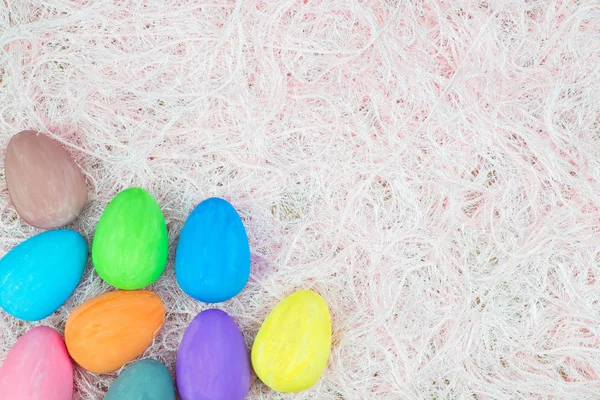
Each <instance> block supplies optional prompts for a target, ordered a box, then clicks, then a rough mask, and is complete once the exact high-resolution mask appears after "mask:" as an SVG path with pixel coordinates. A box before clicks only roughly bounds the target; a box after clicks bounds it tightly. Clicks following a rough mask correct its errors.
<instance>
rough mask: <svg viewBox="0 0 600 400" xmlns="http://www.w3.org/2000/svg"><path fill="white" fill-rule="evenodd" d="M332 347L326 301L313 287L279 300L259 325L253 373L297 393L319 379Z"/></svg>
mask: <svg viewBox="0 0 600 400" xmlns="http://www.w3.org/2000/svg"><path fill="white" fill-rule="evenodd" d="M330 348H331V319H330V317H329V309H328V308H327V303H325V300H323V298H322V297H321V296H319V295H318V294H317V293H315V292H313V291H312V290H301V291H298V292H295V293H293V294H291V295H289V296H288V297H286V298H285V299H283V300H282V301H280V302H279V303H278V304H277V305H276V306H275V307H274V308H273V310H272V311H271V312H270V313H269V315H268V316H267V318H266V319H265V321H264V322H263V324H262V326H261V327H260V329H259V331H258V334H257V335H256V339H255V341H254V345H253V346H252V366H253V367H254V371H255V372H256V375H258V377H259V378H260V380H261V381H263V382H264V383H265V384H266V385H267V386H269V387H270V388H271V389H273V390H276V391H278V392H299V391H302V390H305V389H308V388H309V387H311V386H312V385H314V384H315V383H317V381H318V380H319V379H320V378H321V375H322V374H323V371H325V367H326V366H327V361H328V359H329V352H330Z"/></svg>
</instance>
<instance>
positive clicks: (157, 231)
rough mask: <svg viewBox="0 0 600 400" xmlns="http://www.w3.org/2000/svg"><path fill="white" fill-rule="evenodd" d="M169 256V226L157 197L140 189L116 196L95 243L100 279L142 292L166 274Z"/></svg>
mask: <svg viewBox="0 0 600 400" xmlns="http://www.w3.org/2000/svg"><path fill="white" fill-rule="evenodd" d="M167 253H168V239H167V226H166V224H165V218H164V216H163V214H162V211H161V209H160V206H159V205H158V203H157V202H156V200H155V199H154V197H152V195H151V194H150V193H148V192H147V191H145V190H144V189H140V188H129V189H126V190H123V191H122V192H120V193H119V194H117V195H116V196H115V197H114V198H113V199H112V201H111V202H110V203H109V204H108V206H106V209H105V210H104V213H103V214H102V216H101V217H100V221H99V222H98V227H97V228H96V233H95V235H94V241H93V243H92V262H93V263H94V268H95V269H96V271H97V272H98V275H100V277H101V278H102V279H104V280H105V281H106V282H107V283H109V284H110V285H112V286H115V287H117V288H119V289H126V290H135V289H140V288H143V287H145V286H148V285H150V284H151V283H153V282H154V281H156V280H157V279H158V277H159V276H160V275H161V274H162V273H163V271H164V269H165V265H166V264H167Z"/></svg>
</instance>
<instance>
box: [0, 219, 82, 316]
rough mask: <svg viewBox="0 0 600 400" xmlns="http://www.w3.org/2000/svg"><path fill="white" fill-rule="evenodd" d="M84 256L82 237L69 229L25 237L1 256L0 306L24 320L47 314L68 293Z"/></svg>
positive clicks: (67, 295) (75, 285) (77, 280)
mask: <svg viewBox="0 0 600 400" xmlns="http://www.w3.org/2000/svg"><path fill="white" fill-rule="evenodd" d="M87 258H88V248H87V244H86V242H85V239H84V238H83V237H82V236H81V235H80V234H79V233H77V232H75V231H72V230H70V229H58V230H53V231H47V232H43V233H40V234H38V235H36V236H33V237H31V238H29V239H27V240H26V241H24V242H22V243H21V244H19V245H18V246H17V247H15V248H14V249H12V250H11V251H9V252H8V253H7V254H6V255H5V256H4V257H3V258H2V259H1V260H0V307H1V308H2V309H3V310H4V311H5V312H7V313H8V314H10V315H12V316H13V317H16V318H19V319H23V320H25V321H38V320H40V319H44V318H46V317H47V316H49V315H50V314H52V313H53V312H54V311H56V310H57V309H58V308H59V307H60V306H61V305H63V303H64V302H65V301H67V299H68V298H69V296H71V294H72V293H73V291H74V290H75V288H76V287H77V284H78V283H79V281H80V280H81V276H82V275H83V271H84V270H85V264H86V262H87Z"/></svg>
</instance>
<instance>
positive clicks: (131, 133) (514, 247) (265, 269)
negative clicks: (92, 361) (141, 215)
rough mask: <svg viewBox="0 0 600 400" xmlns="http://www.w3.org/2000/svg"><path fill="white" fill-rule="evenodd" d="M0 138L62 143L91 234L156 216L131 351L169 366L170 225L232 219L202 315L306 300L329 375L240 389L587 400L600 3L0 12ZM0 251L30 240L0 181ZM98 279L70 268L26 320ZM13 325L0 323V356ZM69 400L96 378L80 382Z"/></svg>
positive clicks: (341, 396)
mask: <svg viewBox="0 0 600 400" xmlns="http://www.w3.org/2000/svg"><path fill="white" fill-rule="evenodd" d="M0 49H1V51H0V148H4V147H5V146H6V143H7V142H8V140H9V138H10V136H11V135H13V134H15V133H17V132H18V131H20V130H22V129H28V128H30V129H37V130H40V131H43V132H47V133H49V134H50V135H51V136H52V137H54V138H56V139H58V140H60V141H61V142H62V143H63V144H64V145H65V146H66V148H67V149H68V150H69V152H70V153H71V154H73V156H74V157H75V159H76V160H77V162H78V163H79V164H80V165H81V167H82V169H83V170H84V172H85V174H86V177H87V179H88V182H89V192H90V200H89V202H88V205H87V206H86V208H85V210H84V213H83V215H81V217H80V218H79V219H78V220H77V221H76V223H75V224H74V225H73V228H74V229H77V230H78V231H80V232H82V233H83V234H84V235H85V236H86V238H87V239H88V240H91V239H92V237H93V233H94V228H95V226H96V223H97V222H98V219H99V217H100V214H101V212H102V210H103V209H104V207H105V206H106V204H107V203H108V201H109V200H110V199H111V198H112V197H113V196H114V195H115V194H116V193H117V192H118V191H120V190H122V189H124V188H127V187H130V186H141V187H144V188H146V189H148V190H149V191H150V192H151V193H153V194H154V196H156V198H157V199H158V201H159V203H160V204H161V206H162V207H163V211H164V215H165V217H166V220H167V223H168V228H169V235H170V245H171V257H170V260H171V261H170V262H169V264H168V266H167V270H166V272H165V274H164V275H163V276H162V277H161V279H160V280H159V281H158V282H157V283H156V284H155V285H153V286H152V287H151V290H154V291H156V292H157V293H158V294H159V295H160V296H161V297H162V299H163V300H164V302H165V303H166V306H167V309H168V317H167V321H166V323H165V326H164V328H163V330H162V333H161V334H160V335H159V336H158V337H157V339H156V341H155V343H154V345H153V346H152V347H151V348H150V349H149V350H148V351H147V352H146V353H145V355H144V356H145V357H154V358H157V359H158V360H160V361H162V362H164V363H165V364H166V365H167V366H168V367H169V368H170V369H171V371H173V369H174V363H175V358H176V353H177V348H178V345H179V341H180V339H181V337H182V335H183V332H184V329H185V327H186V326H187V324H188V323H189V322H190V321H191V319H192V318H193V317H194V316H195V315H196V314H197V313H198V312H199V311H200V310H202V309H204V308H206V307H207V306H206V305H205V304H202V303H200V302H197V301H194V300H193V299H191V298H189V297H187V296H185V295H184V294H183V293H182V291H181V290H180V289H179V287H178V286H177V284H176V282H175V279H174V273H173V264H172V256H173V254H172V253H173V250H174V246H175V244H176V242H177V237H178V234H179V231H180V229H181V226H182V224H183V221H184V220H185V218H186V217H187V215H188V214H189V212H190V211H191V210H192V208H193V207H194V206H195V205H196V204H197V203H198V202H200V201H201V200H203V199H205V198H207V197H209V196H221V197H224V198H226V199H227V200H229V201H230V202H231V203H232V204H233V205H234V206H235V207H236V208H237V209H238V210H239V212H240V214H241V215H242V218H243V220H244V224H245V226H246V228H247V230H248V235H249V238H250V245H251V249H252V275H251V278H250V282H249V283H248V285H247V287H246V289H245V290H244V291H243V292H242V293H241V294H240V295H239V296H237V297H235V298H234V299H233V300H231V301H228V302H226V303H222V304H219V305H218V307H220V308H222V309H224V310H226V311H227V312H228V313H230V314H231V315H232V316H233V317H234V319H235V320H236V321H237V323H238V324H239V325H240V328H241V329H242V331H243V332H244V334H245V335H246V339H247V343H248V345H249V346H250V345H251V343H252V341H253V338H254V336H255V334H256V332H257V330H258V328H259V326H260V324H261V322H262V321H263V319H264V317H265V316H266V314H267V313H268V311H269V310H270V309H271V308H272V307H273V306H274V304H276V303H277V302H278V301H279V300H281V299H282V298H283V297H284V296H286V295H287V294H289V293H291V292H292V291H294V290H296V289H301V288H311V289H315V290H317V291H318V292H319V293H321V294H322V295H323V297H324V298H325V299H326V300H327V302H328V304H329V306H330V309H331V313H332V319H333V329H334V334H333V347H332V353H331V358H330V362H329V367H328V369H327V370H326V372H325V374H324V376H323V378H322V380H321V381H320V382H319V383H318V384H317V385H316V386H315V387H313V388H312V389H310V390H308V391H306V392H303V393H300V394H296V395H282V394H278V393H275V392H273V391H271V390H270V389H268V388H267V387H266V386H264V385H263V384H262V383H260V382H259V381H258V379H257V378H256V377H254V378H253V379H254V381H253V384H252V389H251V392H250V395H249V397H248V398H249V399H284V398H285V399H292V398H293V399H319V400H364V399H378V400H379V399H382V400H396V399H398V400H400V399H410V400H413V399H427V400H432V399H435V400H443V399H479V400H483V399H579V400H580V399H593V398H598V396H600V352H599V348H600V304H599V301H600V280H599V279H600V210H599V209H598V207H599V204H600V185H599V180H600V163H599V162H600V161H599V160H600V8H599V5H598V2H597V1H594V0H579V1H566V0H553V1H548V0H530V1H529V0H528V1H490V0H488V1H485V0H482V1H452V2H446V1H443V2H442V1H438V0H432V1H399V0H387V1H384V0H365V1H360V0H348V1H346V0H340V1H318V0H304V1H296V0H294V1H290V0H279V1H262V0H247V1H237V2H235V1H232V0H205V1H196V0H190V1H185V0H179V1H175V0H152V1H151V0H129V1H125V0H123V1H120V0H88V1H84V0H80V1H75V0H52V1H42V0H1V1H0ZM0 176H1V179H0V190H1V192H0V212H1V214H0V247H1V251H2V253H4V252H6V251H8V250H9V249H10V248H12V247H14V246H15V245H16V244H18V243H19V242H21V241H23V240H24V239H25V238H27V237H29V236H31V235H33V234H34V233H36V232H37V231H36V230H35V229H34V228H31V227H30V226H28V225H27V224H25V223H24V222H22V221H21V220H20V219H19V218H18V217H17V214H16V212H15V210H14V208H13V206H12V205H11V204H10V201H9V197H8V193H7V191H6V183H5V180H4V175H3V173H2V174H1V175H0ZM109 289H110V288H109V287H108V286H107V285H106V284H105V283H103V282H102V280H101V279H100V278H99V277H98V275H97V274H96V273H95V272H94V271H93V270H92V268H91V265H88V271H87V272H86V275H85V277H84V279H83V281H82V283H81V284H80V286H79V287H78V289H77V291H76V292H75V295H74V296H73V297H72V298H71V299H70V300H69V301H68V302H67V303H66V305H65V306H64V307H62V308H61V309H60V310H59V311H58V312H57V313H56V314H55V315H53V316H52V317H50V318H48V319H46V320H44V321H42V322H41V324H44V325H50V326H53V327H55V328H57V329H59V330H62V329H63V328H64V321H65V319H66V317H67V316H68V314H69V312H70V311H71V310H72V309H73V308H74V307H75V306H77V305H78V304H80V303H81V302H82V301H84V300H85V299H87V298H90V297H92V296H95V295H97V294H99V293H102V292H104V291H106V290H109ZM32 325H33V324H29V323H23V322H20V321H17V320H15V319H14V318H11V317H8V316H6V315H5V314H2V318H0V340H1V346H0V360H3V359H4V357H5V356H6V353H7V352H8V350H9V348H10V347H11V346H12V345H13V344H14V342H15V341H16V339H17V337H18V336H19V335H21V334H22V333H23V332H25V331H26V330H27V329H29V328H30V327H31V326H32ZM75 378H76V396H75V399H100V398H101V397H102V395H103V393H104V392H105V390H106V388H107V387H108V386H109V385H110V384H111V382H112V381H113V380H114V378H115V375H114V374H113V375H101V376H98V375H93V374H90V373H87V372H85V371H83V370H82V369H77V370H76V372H75Z"/></svg>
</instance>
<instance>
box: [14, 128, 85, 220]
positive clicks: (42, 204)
mask: <svg viewBox="0 0 600 400" xmlns="http://www.w3.org/2000/svg"><path fill="white" fill-rule="evenodd" d="M4 167H5V172H6V186H7V187H8V192H9V194H10V198H11V199H12V202H13V204H14V206H15V208H16V210H17V212H18V213H19V215H20V216H21V218H23V219H24V220H25V221H26V222H27V223H29V224H31V225H33V226H36V227H38V228H43V229H53V228H58V227H61V226H64V225H66V224H68V223H69V222H71V221H73V220H74V219H75V217H77V216H78V215H79V214H80V212H81V209H82V208H83V206H84V204H85V202H86V200H87V186H86V183H85V178H84V177H83V174H82V172H81V170H80V169H79V167H78V166H77V164H75V161H73V159H72V158H71V156H70V155H69V154H68V153H67V152H66V151H65V149H64V148H63V147H62V146H61V145H60V144H59V143H58V142H57V141H56V140H54V139H51V138H50V137H48V136H46V135H43V134H38V133H37V132H35V131H22V132H19V133H17V134H16V135H14V136H13V137H12V138H11V139H10V141H9V142H8V146H7V147H6V154H5V157H4Z"/></svg>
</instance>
